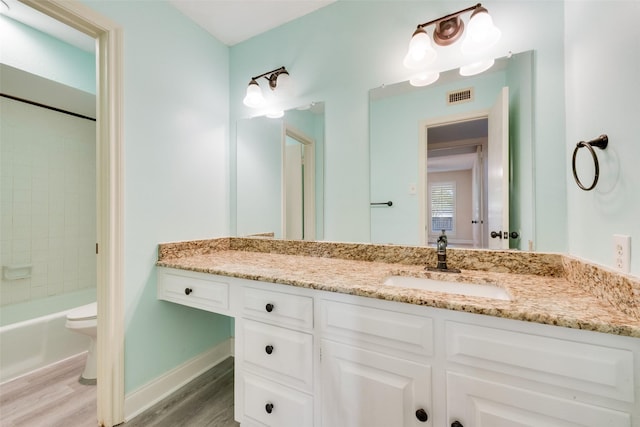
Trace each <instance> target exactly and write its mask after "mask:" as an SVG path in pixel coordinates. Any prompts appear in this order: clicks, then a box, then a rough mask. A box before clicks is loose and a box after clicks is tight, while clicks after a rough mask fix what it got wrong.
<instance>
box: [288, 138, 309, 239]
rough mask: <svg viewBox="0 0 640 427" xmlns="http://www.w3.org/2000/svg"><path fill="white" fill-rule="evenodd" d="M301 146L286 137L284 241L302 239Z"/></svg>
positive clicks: (302, 185)
mask: <svg viewBox="0 0 640 427" xmlns="http://www.w3.org/2000/svg"><path fill="white" fill-rule="evenodd" d="M302 148H303V147H302V144H301V143H299V142H298V141H296V140H295V139H293V138H289V137H287V142H286V144H285V153H284V186H285V190H284V194H285V215H284V218H285V232H284V237H285V239H294V240H302V239H303V238H304V202H303V200H304V193H303V188H304V183H303V174H304V170H303V166H302V165H303V160H302Z"/></svg>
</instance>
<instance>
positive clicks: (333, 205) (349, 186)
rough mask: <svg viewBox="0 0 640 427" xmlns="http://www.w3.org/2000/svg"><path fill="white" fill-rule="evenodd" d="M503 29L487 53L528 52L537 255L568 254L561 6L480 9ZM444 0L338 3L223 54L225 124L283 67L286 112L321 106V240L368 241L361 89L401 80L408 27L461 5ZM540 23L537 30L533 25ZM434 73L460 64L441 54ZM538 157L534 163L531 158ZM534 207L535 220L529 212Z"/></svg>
mask: <svg viewBox="0 0 640 427" xmlns="http://www.w3.org/2000/svg"><path fill="white" fill-rule="evenodd" d="M483 5H484V6H486V7H487V8H488V9H489V11H490V12H491V15H492V16H493V18H494V21H495V22H496V25H498V26H499V27H500V29H501V30H502V34H503V36H502V39H501V40H500V42H499V43H498V44H497V45H496V46H495V47H494V48H493V49H492V51H491V54H492V55H493V56H494V57H502V56H506V55H507V54H508V53H509V51H512V52H523V51H526V50H535V68H534V71H533V79H534V94H533V95H534V97H535V100H536V107H535V109H534V111H533V116H534V117H535V125H534V128H533V129H532V133H533V134H534V135H535V141H534V150H533V151H534V155H533V157H534V160H532V161H531V162H532V164H533V165H534V166H535V170H534V171H533V173H532V176H533V178H531V179H532V180H533V182H532V183H530V184H531V187H533V188H535V198H534V202H533V203H532V206H531V207H530V208H529V209H531V210H532V212H531V214H530V215H529V220H532V218H534V217H535V227H534V229H535V235H534V236H532V240H533V241H534V246H535V249H537V250H545V251H549V250H553V251H566V250H567V246H568V245H567V214H566V212H567V205H566V150H565V149H564V145H563V144H562V143H561V141H562V140H563V139H564V133H565V128H564V98H563V97H562V96H558V94H562V93H564V80H563V78H562V77H563V75H564V47H563V46H564V45H563V39H564V31H563V26H564V5H563V3H562V2H561V1H546V2H539V1H518V2H513V1H490V2H487V3H483ZM468 6H469V5H468V3H464V2H457V1H455V2H452V1H429V2H411V1H376V2H369V1H361V2H356V1H338V2H336V3H333V4H331V5H329V6H327V7H325V8H323V9H320V10H318V11H316V12H314V13H312V14H309V15H306V16H304V17H302V18H299V19H297V20H295V21H292V22H289V23H287V24H285V25H283V26H281V27H278V28H276V29H273V30H271V31H269V32H267V33H264V34H261V35H259V36H257V37H254V38H252V39H250V40H247V41H245V42H243V43H240V44H238V45H235V46H233V47H232V48H231V49H230V61H231V62H230V70H231V73H230V88H229V90H230V99H229V105H230V114H231V122H232V123H234V122H235V120H237V119H238V118H241V117H248V116H249V115H250V114H251V112H250V110H249V109H248V108H246V107H245V106H244V105H243V104H242V99H243V97H244V92H245V90H246V87H247V83H248V81H249V79H250V77H251V76H254V75H256V74H259V73H262V72H265V71H268V70H271V69H274V68H277V67H279V66H281V65H284V66H286V67H287V69H288V70H289V73H290V75H291V79H292V81H293V82H294V83H295V89H296V92H295V96H294V98H293V99H291V100H290V104H291V105H290V106H291V107H293V106H297V105H303V104H306V103H308V102H311V101H325V102H326V104H325V119H326V129H325V131H326V133H325V168H326V172H325V239H327V240H334V241H365V242H366V241H370V239H371V235H370V207H369V201H370V200H369V187H370V182H369V131H368V129H369V117H368V116H369V114H368V110H369V106H368V93H369V90H370V89H372V88H375V87H379V86H381V85H382V84H391V83H396V82H399V81H404V80H407V79H408V78H409V77H410V75H409V73H408V72H407V70H406V69H405V68H404V67H403V66H402V59H403V57H404V55H405V53H406V49H407V45H408V42H409V39H410V37H411V34H412V32H413V30H414V29H415V26H416V25H417V24H419V23H421V22H425V21H426V20H429V19H430V18H434V17H439V16H443V15H446V14H448V13H451V12H452V11H455V10H458V9H462V8H464V7H468ZM541 22H542V23H544V31H542V30H541V24H540V23H541ZM439 53H440V58H439V61H440V62H439V64H441V65H440V66H441V68H442V70H447V69H451V68H457V67H459V66H460V65H462V61H463V60H462V58H461V56H460V55H459V53H458V50H457V49H455V48H454V49H446V50H445V49H441V50H440V52H439ZM234 153H235V135H234V134H233V133H232V134H231V139H230V158H231V163H230V168H231V169H230V173H231V175H230V179H231V180H232V181H231V194H230V196H231V199H230V200H231V206H230V208H231V218H230V219H231V231H232V232H233V231H234V226H235V224H234V218H235V212H234V209H235V204H234V203H235V201H234V197H235V195H234V188H235V187H234V182H233V180H234V179H235V170H234V161H235V159H234V155H235V154H234ZM539 158H541V159H542V160H540V161H537V159H539ZM534 210H535V214H534V212H533V211H534Z"/></svg>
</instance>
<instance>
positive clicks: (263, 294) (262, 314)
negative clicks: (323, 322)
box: [243, 287, 313, 329]
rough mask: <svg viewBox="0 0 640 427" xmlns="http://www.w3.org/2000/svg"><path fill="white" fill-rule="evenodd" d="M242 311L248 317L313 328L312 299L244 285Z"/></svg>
mask: <svg viewBox="0 0 640 427" xmlns="http://www.w3.org/2000/svg"><path fill="white" fill-rule="evenodd" d="M243 292H244V295H243V311H244V314H245V315H246V316H248V317H251V318H253V319H257V320H263V321H266V322H269V323H275V324H278V325H281V326H288V327H292V328H296V329H311V328H313V299H312V298H311V297H305V296H301V295H292V294H287V293H283V292H275V291H267V290H264V289H256V288H249V287H246V288H244V290H243Z"/></svg>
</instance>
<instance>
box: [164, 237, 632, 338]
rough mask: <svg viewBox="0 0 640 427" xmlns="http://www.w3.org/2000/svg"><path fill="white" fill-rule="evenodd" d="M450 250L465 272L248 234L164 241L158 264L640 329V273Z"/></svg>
mask: <svg viewBox="0 0 640 427" xmlns="http://www.w3.org/2000/svg"><path fill="white" fill-rule="evenodd" d="M448 253H449V255H450V260H451V261H448V264H449V267H450V268H461V269H462V272H461V273H460V274H453V273H437V272H427V271H425V270H424V266H425V265H432V264H433V266H435V250H434V249H433V248H424V247H422V248H420V247H415V248H414V247H403V246H393V245H366V244H341V243H327V242H291V241H289V242H287V241H275V240H267V239H262V240H261V239H242V238H226V239H212V240H203V241H194V242H180V243H172V244H162V245H160V247H159V257H158V263H157V265H158V266H161V267H169V268H178V269H184V270H191V271H198V272H203V273H210V274H218V275H224V276H231V277H238V278H243V279H250V280H260V281H266V282H274V283H280V284H285V285H291V286H297V287H304V288H309V289H317V290H322V291H329V292H340V293H345V294H351V295H358V296H363V297H369V298H377V299H385V300H390V301H398V302H404V303H409V304H416V305H425V306H430V307H437V308H443V309H449V310H457V311H465V312H469V313H476V314H484V315H490V316H496V317H504V318H508V319H516V320H523V321H530V322H537V323H543V324H549V325H558V326H563V327H569V328H576V329H585V330H591V331H598V332H604V333H610V334H616V335H625V336H632V337H640V315H639V314H638V312H639V310H638V305H639V304H638V295H639V294H640V293H639V291H640V280H635V279H634V278H633V277H628V276H622V277H619V276H618V275H616V274H614V273H611V272H607V271H605V272H604V273H603V271H601V269H599V268H597V267H594V266H592V265H583V264H584V263H582V262H580V261H579V260H575V259H572V258H568V257H565V256H563V255H559V254H539V253H531V252H529V253H527V252H516V251H474V250H466V249H465V250H462V249H460V250H453V249H450V250H449V252H448ZM423 260H424V262H421V261H423ZM469 263H471V264H472V265H469ZM532 270H535V271H536V272H538V273H541V274H533V271H532ZM390 275H401V276H415V277H429V278H434V279H442V280H447V281H459V282H469V283H484V284H490V285H493V286H498V287H501V288H504V289H505V290H506V291H507V292H508V293H509V294H510V296H511V297H512V300H511V301H504V300H496V299H489V298H483V297H471V296H464V295H457V294H450V293H441V292H432V291H426V290H417V289H410V288H401V287H391V286H387V285H384V284H383V282H384V280H385V278H386V277H388V276H390ZM589 280H591V281H592V282H593V283H587V282H588V281H589Z"/></svg>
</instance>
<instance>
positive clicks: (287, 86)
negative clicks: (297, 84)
mask: <svg viewBox="0 0 640 427" xmlns="http://www.w3.org/2000/svg"><path fill="white" fill-rule="evenodd" d="M276 90H277V91H278V92H281V93H289V91H290V90H291V76H289V73H287V72H284V73H280V74H278V78H277V79H276Z"/></svg>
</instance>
